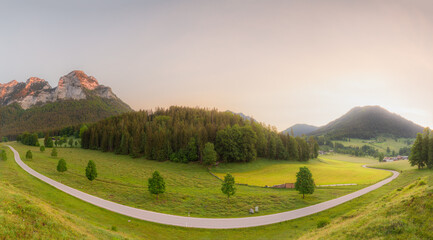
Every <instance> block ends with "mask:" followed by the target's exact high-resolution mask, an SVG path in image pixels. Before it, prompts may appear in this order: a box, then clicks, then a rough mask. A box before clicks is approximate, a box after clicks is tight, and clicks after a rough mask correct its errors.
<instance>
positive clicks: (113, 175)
mask: <svg viewBox="0 0 433 240" xmlns="http://www.w3.org/2000/svg"><path fill="white" fill-rule="evenodd" d="M11 145H12V146H13V147H14V148H15V149H16V150H17V151H18V152H19V153H20V155H21V159H23V160H24V162H25V163H26V164H27V165H28V166H30V167H31V168H33V169H34V170H36V171H38V172H39V173H41V174H43V175H45V176H47V177H50V178H52V179H54V180H56V181H59V182H61V183H63V184H66V185H68V186H71V187H73V188H76V189H79V190H81V191H84V192H87V193H89V194H92V195H95V196H98V197H101V198H104V199H107V200H110V201H113V202H117V203H121V204H124V205H128V206H132V207H137V208H142V209H146V210H151V211H156V212H163V213H170V214H174V215H184V216H187V215H188V212H189V213H190V216H199V217H247V216H249V214H248V210H249V209H250V208H252V207H255V206H259V208H260V212H259V213H258V214H256V215H265V214H272V213H278V212H283V211H289V210H293V209H297V208H302V207H306V206H310V205H312V204H316V203H320V202H324V201H326V200H330V199H333V198H336V197H339V196H343V195H346V194H348V193H350V192H353V191H355V190H357V189H360V188H363V187H365V186H364V185H358V186H345V187H335V188H320V189H317V190H316V191H315V193H314V194H313V195H311V196H310V195H309V196H307V197H306V198H305V199H302V197H301V195H299V193H298V192H297V191H295V190H294V189H266V188H258V187H247V186H237V188H238V190H237V192H236V195H235V196H233V197H232V198H231V200H230V203H227V197H226V196H225V195H223V194H222V193H221V182H220V181H219V180H218V179H216V178H215V177H213V176H211V175H210V174H209V173H208V172H207V170H206V168H205V167H203V166H201V165H199V164H193V163H190V164H181V163H173V162H169V161H166V162H157V161H151V160H146V159H142V158H140V159H133V158H131V157H129V156H123V155H115V154H113V153H103V152H100V151H93V150H84V149H79V148H58V152H59V156H58V157H57V158H53V157H51V156H50V152H51V149H47V150H46V151H45V152H44V153H41V152H40V151H39V148H37V147H30V146H25V145H22V144H19V143H11ZM29 149H31V150H32V151H33V160H25V153H26V152H27V150H29ZM60 158H64V159H65V160H66V162H67V165H68V171H67V172H65V173H58V172H57V170H56V166H57V162H58V161H59V159H60ZM89 160H93V161H95V163H96V167H97V170H98V178H97V179H96V180H95V181H93V182H90V181H89V180H87V178H86V177H85V175H84V169H85V167H86V165H87V162H88V161H89ZM155 170H158V171H159V172H160V173H161V175H162V176H163V177H164V178H165V180H166V190H167V191H166V193H164V194H162V195H161V196H160V200H159V201H157V200H156V199H155V197H153V196H151V195H150V194H149V192H148V190H147V179H148V178H149V177H150V176H151V175H152V172H153V171H155ZM374 171H377V170H374Z"/></svg>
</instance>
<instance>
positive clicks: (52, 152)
mask: <svg viewBox="0 0 433 240" xmlns="http://www.w3.org/2000/svg"><path fill="white" fill-rule="evenodd" d="M51 157H57V148H53V150H52V151H51Z"/></svg>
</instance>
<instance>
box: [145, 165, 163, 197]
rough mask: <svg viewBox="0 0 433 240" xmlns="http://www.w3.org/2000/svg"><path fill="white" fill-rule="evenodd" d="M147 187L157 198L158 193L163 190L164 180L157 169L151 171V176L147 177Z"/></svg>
mask: <svg viewBox="0 0 433 240" xmlns="http://www.w3.org/2000/svg"><path fill="white" fill-rule="evenodd" d="M147 188H148V189H149V192H150V193H151V194H155V195H156V199H157V200H158V198H159V194H161V193H164V192H165V181H164V178H163V177H162V176H161V174H159V172H158V171H155V172H153V174H152V177H151V178H149V179H148V185H147Z"/></svg>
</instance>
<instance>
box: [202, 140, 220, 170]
mask: <svg viewBox="0 0 433 240" xmlns="http://www.w3.org/2000/svg"><path fill="white" fill-rule="evenodd" d="M216 160H217V153H216V151H215V148H214V145H213V143H210V142H208V143H206V144H205V145H204V149H203V163H204V164H205V165H206V166H212V165H214V164H215V163H216Z"/></svg>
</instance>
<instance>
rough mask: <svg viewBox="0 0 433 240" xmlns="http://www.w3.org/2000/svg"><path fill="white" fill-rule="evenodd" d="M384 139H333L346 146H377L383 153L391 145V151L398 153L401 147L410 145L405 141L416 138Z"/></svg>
mask: <svg viewBox="0 0 433 240" xmlns="http://www.w3.org/2000/svg"><path fill="white" fill-rule="evenodd" d="M384 139H386V141H383V142H376V140H375V139H371V140H365V139H356V138H351V139H350V142H347V141H333V142H337V143H341V144H343V145H344V146H352V147H362V146H364V145H368V146H371V147H374V148H376V149H377V150H379V152H382V153H386V149H387V147H389V149H390V151H391V152H392V151H393V150H394V151H395V152H396V153H397V154H398V151H399V150H400V148H403V147H409V145H407V143H406V142H405V141H407V140H414V139H408V138H398V139H397V141H396V140H395V139H393V138H384Z"/></svg>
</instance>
